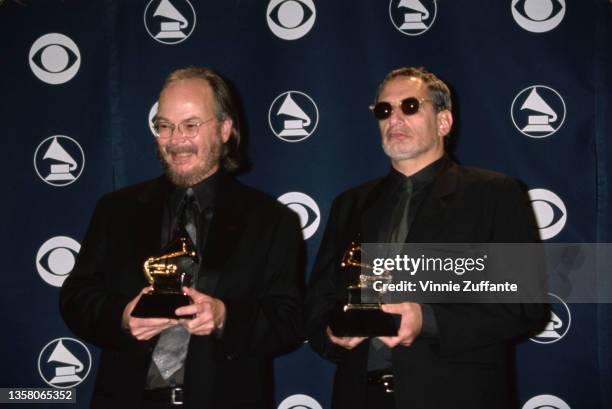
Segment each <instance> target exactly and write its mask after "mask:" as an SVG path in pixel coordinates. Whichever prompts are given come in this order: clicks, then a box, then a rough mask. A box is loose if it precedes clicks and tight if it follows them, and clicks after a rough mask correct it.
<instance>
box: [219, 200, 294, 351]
mask: <svg viewBox="0 0 612 409" xmlns="http://www.w3.org/2000/svg"><path fill="white" fill-rule="evenodd" d="M282 210H283V211H282V212H281V216H280V219H279V221H278V223H277V224H276V228H275V232H274V234H273V236H272V241H271V244H270V250H269V253H268V255H267V262H266V267H265V271H263V272H262V274H261V277H260V278H259V282H260V284H261V286H260V291H259V293H258V294H257V295H254V296H253V297H251V298H248V299H239V300H227V299H223V302H224V303H225V305H226V321H225V327H224V329H223V334H222V335H221V336H220V338H219V342H220V345H221V347H222V348H223V351H224V354H225V355H226V356H227V357H228V358H230V359H233V358H237V357H240V356H242V355H249V354H261V353H263V354H265V355H278V354H281V353H285V352H288V351H290V350H291V349H293V348H295V347H296V346H298V345H299V344H300V343H301V342H302V341H303V337H304V334H303V332H304V331H303V318H302V301H303V275H302V272H303V265H304V241H303V238H302V232H301V229H300V226H299V222H298V220H297V216H296V215H295V214H294V213H293V212H292V211H290V210H288V209H285V208H283V209H282Z"/></svg>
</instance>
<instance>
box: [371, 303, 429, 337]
mask: <svg viewBox="0 0 612 409" xmlns="http://www.w3.org/2000/svg"><path fill="white" fill-rule="evenodd" d="M382 310H383V311H384V312H387V313H390V314H399V315H401V316H402V321H401V323H400V327H399V330H398V331H397V336H395V337H378V338H379V339H380V340H381V341H382V342H384V343H385V344H386V345H387V346H388V347H389V348H393V347H395V346H397V345H399V344H402V345H403V346H406V347H408V346H410V345H412V343H413V342H414V340H415V338H416V337H418V336H419V334H420V333H421V329H422V327H423V313H422V312H421V305H420V304H416V303H412V302H404V303H401V304H383V306H382Z"/></svg>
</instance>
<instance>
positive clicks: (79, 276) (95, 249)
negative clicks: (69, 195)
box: [59, 197, 130, 348]
mask: <svg viewBox="0 0 612 409" xmlns="http://www.w3.org/2000/svg"><path fill="white" fill-rule="evenodd" d="M106 199H107V197H105V198H102V199H101V200H100V202H99V203H98V205H97V206H96V209H95V210H94V214H93V216H92V219H91V222H90V224H89V227H88V229H87V232H86V234H85V238H84V240H83V243H82V246H81V250H80V251H79V254H78V256H77V260H76V264H75V267H74V269H73V270H72V272H71V274H70V276H69V277H68V278H67V279H66V281H65V282H64V284H63V286H62V289H61V291H60V298H59V304H60V313H61V315H62V318H63V319H64V322H65V323H66V325H68V327H69V328H70V329H71V330H72V331H73V332H74V333H75V334H76V335H78V336H79V337H81V338H82V339H84V340H86V341H87V342H91V343H93V344H94V345H97V346H99V347H102V348H107V347H108V348H117V347H118V346H119V344H120V343H121V342H122V341H125V340H129V339H130V338H129V337H128V336H127V335H126V334H125V333H124V332H123V331H122V329H121V316H122V313H123V309H124V308H125V306H126V304H127V303H128V302H129V298H128V297H125V296H122V295H121V294H120V293H119V292H118V291H117V289H116V285H117V283H115V282H113V281H112V280H111V279H110V274H109V272H108V271H104V267H103V265H104V264H106V263H105V261H106V260H109V259H110V258H111V257H112V255H111V254H109V247H110V246H109V243H110V241H111V240H110V238H109V237H108V234H107V233H108V232H107V229H108V226H109V223H110V222H111V215H112V212H111V209H110V205H109V201H108V200H106Z"/></svg>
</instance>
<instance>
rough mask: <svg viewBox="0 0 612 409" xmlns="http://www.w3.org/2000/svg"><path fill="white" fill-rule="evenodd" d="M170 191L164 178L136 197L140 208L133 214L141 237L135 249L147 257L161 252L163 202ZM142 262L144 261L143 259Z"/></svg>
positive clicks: (170, 186) (168, 183) (151, 184)
mask: <svg viewBox="0 0 612 409" xmlns="http://www.w3.org/2000/svg"><path fill="white" fill-rule="evenodd" d="M171 190H172V185H171V184H170V182H169V181H168V180H167V179H166V178H165V177H163V176H162V177H159V178H157V179H155V180H153V181H152V182H151V183H150V184H148V185H147V186H146V187H145V188H144V189H143V191H142V192H141V193H140V195H139V196H138V201H139V203H140V204H141V206H138V208H137V212H138V214H134V217H133V221H134V224H135V225H136V226H135V228H136V229H138V231H139V235H138V236H139V237H142V239H140V241H139V242H138V243H136V247H137V248H138V249H139V250H142V252H143V254H147V257H151V256H155V255H157V254H158V253H159V252H160V251H161V235H162V222H163V220H164V201H165V200H166V198H167V197H168V195H169V194H170V192H171ZM143 262H144V259H143Z"/></svg>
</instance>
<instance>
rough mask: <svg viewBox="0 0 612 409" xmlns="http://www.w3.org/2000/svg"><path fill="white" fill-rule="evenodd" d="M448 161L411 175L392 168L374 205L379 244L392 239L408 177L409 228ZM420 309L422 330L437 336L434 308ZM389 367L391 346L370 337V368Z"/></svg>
mask: <svg viewBox="0 0 612 409" xmlns="http://www.w3.org/2000/svg"><path fill="white" fill-rule="evenodd" d="M448 160H449V159H448V158H447V157H446V156H443V157H441V158H440V159H438V160H436V161H435V162H432V163H430V164H429V165H427V166H426V167H424V168H423V169H421V170H419V171H418V172H417V173H415V174H413V175H411V176H406V175H404V174H403V173H400V172H399V171H397V170H396V169H395V168H391V170H390V171H389V174H388V175H387V177H386V178H385V180H384V181H383V187H382V191H381V195H380V196H379V197H378V198H377V199H376V200H375V201H374V202H373V204H372V212H371V214H372V215H374V216H375V217H376V218H377V219H379V220H381V224H380V228H379V229H378V233H377V241H378V242H379V243H386V242H388V241H389V236H390V234H391V230H392V229H393V226H392V220H391V215H392V214H393V213H394V211H395V210H396V209H395V207H396V205H397V204H398V201H399V198H400V195H401V194H402V191H403V188H402V187H403V186H404V185H405V183H406V179H408V178H409V179H410V180H411V181H412V194H411V197H410V204H409V209H408V229H410V226H411V225H412V223H413V222H414V220H415V218H416V215H417V214H418V211H419V207H420V206H421V204H422V203H423V201H424V199H425V198H426V197H427V195H428V194H429V192H430V191H431V186H432V184H433V181H434V180H435V178H436V175H437V174H438V172H439V171H440V169H442V168H443V165H444V164H445V162H446V161H448ZM421 310H422V313H423V328H422V332H421V333H422V334H423V335H435V333H436V332H437V327H436V323H435V317H434V315H433V311H432V310H431V307H430V306H428V305H426V304H424V305H422V306H421ZM390 367H391V349H390V348H389V347H387V346H386V345H384V344H382V341H380V340H370V349H369V353H368V367H367V368H368V371H375V370H381V369H389V368H390Z"/></svg>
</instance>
